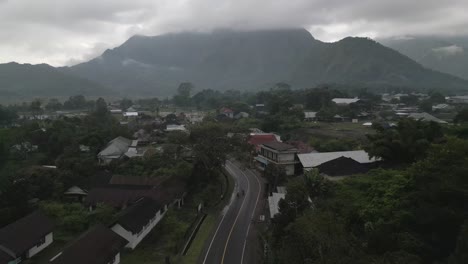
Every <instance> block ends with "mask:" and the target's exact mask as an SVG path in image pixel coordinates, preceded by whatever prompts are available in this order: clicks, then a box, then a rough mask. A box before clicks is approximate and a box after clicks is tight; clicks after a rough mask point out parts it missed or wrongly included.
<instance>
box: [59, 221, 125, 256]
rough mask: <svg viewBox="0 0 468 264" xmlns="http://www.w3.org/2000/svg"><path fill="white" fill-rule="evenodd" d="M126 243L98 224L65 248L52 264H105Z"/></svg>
mask: <svg viewBox="0 0 468 264" xmlns="http://www.w3.org/2000/svg"><path fill="white" fill-rule="evenodd" d="M127 243H128V241H127V240H126V239H125V238H123V237H121V236H119V235H117V234H116V233H114V231H112V230H110V229H109V228H107V227H105V226H103V225H101V224H99V225H97V226H95V227H93V228H91V229H89V230H88V231H86V232H85V233H84V234H82V235H81V236H80V237H79V238H78V239H77V240H75V241H74V242H72V244H70V245H69V246H67V247H66V248H65V249H64V250H63V251H62V252H61V253H60V255H58V256H57V257H56V258H55V259H54V260H53V261H51V263H52V264H84V263H86V264H107V263H109V262H110V261H111V260H112V259H113V258H114V257H115V255H117V253H119V252H120V250H122V249H123V247H124V246H125V245H126V244H127Z"/></svg>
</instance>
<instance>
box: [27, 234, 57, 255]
mask: <svg viewBox="0 0 468 264" xmlns="http://www.w3.org/2000/svg"><path fill="white" fill-rule="evenodd" d="M52 242H54V235H53V233H52V232H51V233H49V234H47V235H46V237H45V243H44V244H42V245H40V246H34V247H33V248H31V249H29V250H28V253H27V254H26V256H27V258H31V257H32V256H34V255H36V254H37V253H39V252H41V251H42V250H43V249H45V248H46V247H48V246H49V245H50V244H52Z"/></svg>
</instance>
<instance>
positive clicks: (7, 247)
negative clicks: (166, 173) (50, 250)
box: [0, 211, 54, 264]
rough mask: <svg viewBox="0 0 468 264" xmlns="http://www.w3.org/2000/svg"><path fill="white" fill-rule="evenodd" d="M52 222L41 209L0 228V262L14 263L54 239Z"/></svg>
mask: <svg viewBox="0 0 468 264" xmlns="http://www.w3.org/2000/svg"><path fill="white" fill-rule="evenodd" d="M53 229H54V224H53V222H52V220H50V219H49V218H48V217H47V216H46V215H45V214H43V213H42V212H41V211H35V212H34V213H32V214H30V215H28V216H26V217H23V218H21V219H20V220H18V221H16V222H14V223H12V224H9V225H7V226H5V227H3V228H2V229H0V263H2V264H3V263H7V264H16V263H20V262H21V261H23V260H25V259H29V258H31V257H33V256H34V255H36V254H37V253H39V252H41V251H42V250H44V249H45V248H46V247H48V246H49V245H50V244H52V242H53V241H54V235H53Z"/></svg>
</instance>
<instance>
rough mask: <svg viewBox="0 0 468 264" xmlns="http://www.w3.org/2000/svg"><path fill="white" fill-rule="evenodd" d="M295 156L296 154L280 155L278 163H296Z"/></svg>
mask: <svg viewBox="0 0 468 264" xmlns="http://www.w3.org/2000/svg"><path fill="white" fill-rule="evenodd" d="M294 156H295V154H294V153H284V154H282V153H279V154H278V162H279V163H281V162H290V161H291V162H292V161H294Z"/></svg>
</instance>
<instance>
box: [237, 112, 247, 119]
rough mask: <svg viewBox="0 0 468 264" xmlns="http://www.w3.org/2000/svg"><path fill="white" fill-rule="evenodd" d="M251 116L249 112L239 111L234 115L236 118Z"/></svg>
mask: <svg viewBox="0 0 468 264" xmlns="http://www.w3.org/2000/svg"><path fill="white" fill-rule="evenodd" d="M249 116H250V115H249V113H246V112H239V113H237V114H236V115H235V116H234V118H235V119H242V118H248V117H249Z"/></svg>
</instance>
